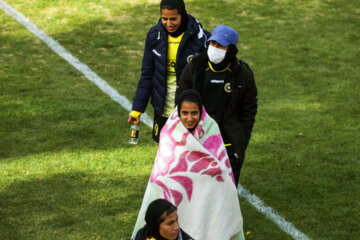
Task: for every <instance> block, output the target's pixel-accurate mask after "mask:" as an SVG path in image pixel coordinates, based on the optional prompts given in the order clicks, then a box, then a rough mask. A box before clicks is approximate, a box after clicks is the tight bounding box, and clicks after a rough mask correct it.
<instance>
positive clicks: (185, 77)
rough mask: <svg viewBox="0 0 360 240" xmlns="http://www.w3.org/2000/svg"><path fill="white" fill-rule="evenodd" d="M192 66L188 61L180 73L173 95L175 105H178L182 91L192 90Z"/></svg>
mask: <svg viewBox="0 0 360 240" xmlns="http://www.w3.org/2000/svg"><path fill="white" fill-rule="evenodd" d="M193 74H194V64H193V63H192V62H191V61H190V62H189V63H188V64H187V65H186V66H185V68H184V70H183V71H182V73H181V76H180V79H179V84H178V86H177V88H176V93H175V104H176V105H177V104H178V101H179V96H180V94H181V92H182V91H184V90H187V89H191V88H193Z"/></svg>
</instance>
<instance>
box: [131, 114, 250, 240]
mask: <svg viewBox="0 0 360 240" xmlns="http://www.w3.org/2000/svg"><path fill="white" fill-rule="evenodd" d="M157 198H164V199H167V200H169V201H170V202H172V203H173V204H174V205H176V206H177V207H178V215H179V223H180V227H181V228H182V229H183V230H184V231H185V232H187V233H188V234H189V235H190V236H192V237H193V238H194V239H196V240H205V239H207V240H211V239H221V240H228V239H244V235H243V229H242V225H243V220H242V216H241V211H240V205H239V200H238V196H237V191H236V188H235V185H234V179H233V174H232V171H231V166H230V162H229V159H228V156H227V153H226V149H225V146H224V143H223V140H222V137H221V134H220V130H219V127H218V125H217V124H216V122H215V121H214V120H213V119H212V118H211V117H210V116H209V115H208V114H207V113H206V111H205V109H204V108H203V113H202V116H201V119H200V121H199V124H198V125H197V126H196V128H195V129H194V130H193V132H192V133H191V132H189V131H188V130H187V129H186V128H185V126H184V125H183V124H182V122H181V120H180V118H179V116H178V111H177V109H175V110H174V111H173V113H172V114H171V116H170V117H169V119H168V121H167V122H166V124H165V126H164V127H163V129H162V131H161V134H160V144H159V149H158V152H157V156H156V159H155V162H154V166H153V169H152V172H151V176H150V180H149V182H148V185H147V188H146V191H145V195H144V199H143V202H142V206H141V209H140V212H139V215H138V219H137V221H136V225H135V228H134V232H133V236H134V235H135V234H136V232H137V231H138V229H140V228H141V227H143V226H144V224H145V220H144V217H145V212H146V209H147V206H148V205H149V203H150V202H151V201H153V200H155V199H157Z"/></svg>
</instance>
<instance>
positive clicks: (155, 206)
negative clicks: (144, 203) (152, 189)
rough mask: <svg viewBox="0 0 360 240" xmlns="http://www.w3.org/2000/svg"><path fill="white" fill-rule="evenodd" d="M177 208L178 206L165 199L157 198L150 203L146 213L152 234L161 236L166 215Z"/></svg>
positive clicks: (146, 219)
mask: <svg viewBox="0 0 360 240" xmlns="http://www.w3.org/2000/svg"><path fill="white" fill-rule="evenodd" d="M176 210H177V208H176V206H174V205H173V204H172V203H171V202H169V201H167V200H165V199H156V200H154V201H152V202H151V203H150V204H149V206H148V208H147V210H146V213H145V222H146V225H147V226H148V229H149V233H150V234H151V236H154V237H158V238H159V237H160V233H159V228H160V224H161V223H162V222H163V221H164V220H165V217H166V216H168V215H169V214H171V213H173V212H174V211H176ZM164 213H165V214H164ZM156 239H157V238H156Z"/></svg>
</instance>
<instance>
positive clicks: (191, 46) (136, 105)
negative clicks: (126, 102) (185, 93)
mask: <svg viewBox="0 0 360 240" xmlns="http://www.w3.org/2000/svg"><path fill="white" fill-rule="evenodd" d="M209 37H210V33H209V32H208V31H206V30H204V29H203V28H202V25H201V23H200V22H199V21H198V20H196V19H195V18H194V17H193V16H191V15H189V14H188V22H187V26H186V30H185V33H184V35H183V37H182V39H181V42H180V45H179V48H178V52H177V56H176V65H175V72H176V79H177V82H178V79H180V75H181V73H182V70H183V69H184V67H185V65H186V64H187V62H188V61H189V58H191V57H192V55H193V54H194V53H196V52H202V51H204V50H205V49H206V47H207V39H208V38H209ZM167 52H168V35H167V32H166V30H165V28H164V26H163V25H162V23H161V19H159V22H158V24H157V25H155V26H153V27H152V28H151V29H150V30H149V32H148V34H147V37H146V42H145V50H144V56H143V61H142V69H141V77H140V80H139V83H138V86H137V89H136V93H135V97H134V101H133V107H132V109H133V110H136V111H139V112H144V111H145V109H146V106H147V104H148V101H149V99H150V97H151V104H152V105H153V107H154V109H155V111H156V112H157V113H159V114H162V112H163V108H164V102H165V96H166V85H167V82H166V77H167V76H166V75H167Z"/></svg>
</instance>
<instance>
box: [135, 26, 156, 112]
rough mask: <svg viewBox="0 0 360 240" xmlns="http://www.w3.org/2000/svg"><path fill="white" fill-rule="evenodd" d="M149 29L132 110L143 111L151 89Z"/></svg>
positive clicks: (151, 57) (151, 63)
mask: <svg viewBox="0 0 360 240" xmlns="http://www.w3.org/2000/svg"><path fill="white" fill-rule="evenodd" d="M150 31H151V30H150ZM150 31H149V32H148V34H147V37H146V42H145V49H144V56H143V60H142V67H141V76H140V80H139V83H138V85H137V89H136V93H135V97H134V101H133V106H132V110H136V111H139V112H144V111H145V109H146V106H147V104H148V102H149V99H150V96H151V94H152V91H153V84H152V78H153V75H154V58H153V53H152V44H151V38H150V35H151V34H150Z"/></svg>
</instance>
